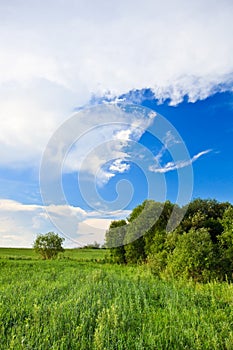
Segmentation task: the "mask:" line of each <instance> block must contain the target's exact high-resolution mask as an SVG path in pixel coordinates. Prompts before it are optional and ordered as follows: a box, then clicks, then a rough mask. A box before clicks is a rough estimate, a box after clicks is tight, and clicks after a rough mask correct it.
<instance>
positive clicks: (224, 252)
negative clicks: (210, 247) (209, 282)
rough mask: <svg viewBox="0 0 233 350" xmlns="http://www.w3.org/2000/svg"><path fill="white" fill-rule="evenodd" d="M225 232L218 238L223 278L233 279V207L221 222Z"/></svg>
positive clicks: (230, 207)
mask: <svg viewBox="0 0 233 350" xmlns="http://www.w3.org/2000/svg"><path fill="white" fill-rule="evenodd" d="M221 224H222V225H223V228H224V231H223V233H222V234H221V235H219V236H218V240H219V250H220V254H219V255H220V261H219V267H220V269H221V275H222V277H223V278H224V277H226V276H227V278H228V279H232V278H233V207H232V206H229V207H228V208H227V209H226V210H225V212H224V215H223V218H222V220H221Z"/></svg>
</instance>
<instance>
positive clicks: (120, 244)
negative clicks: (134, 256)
mask: <svg viewBox="0 0 233 350" xmlns="http://www.w3.org/2000/svg"><path fill="white" fill-rule="evenodd" d="M126 225H127V222H126V221H125V220H115V221H112V222H111V224H110V226H109V229H108V231H107V232H106V235H105V245H106V247H107V248H110V254H111V257H112V258H113V260H114V261H115V262H117V263H120V264H123V263H125V262H126V260H125V248H124V238H125V232H126Z"/></svg>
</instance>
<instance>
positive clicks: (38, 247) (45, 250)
mask: <svg viewBox="0 0 233 350" xmlns="http://www.w3.org/2000/svg"><path fill="white" fill-rule="evenodd" d="M64 240H65V239H64V238H62V237H59V236H58V235H57V234H56V233H54V232H48V233H46V234H44V235H42V234H39V235H38V236H37V238H36V240H35V242H34V244H33V248H34V249H35V252H36V253H38V254H40V255H41V256H42V258H43V259H45V260H47V259H54V258H56V257H57V256H58V253H62V252H64V248H63V247H62V242H63V241H64Z"/></svg>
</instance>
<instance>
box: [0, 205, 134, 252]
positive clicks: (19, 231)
mask: <svg viewBox="0 0 233 350" xmlns="http://www.w3.org/2000/svg"><path fill="white" fill-rule="evenodd" d="M128 214H129V211H125V210H122V211H120V212H115V213H109V216H108V217H107V218H102V217H101V213H98V212H91V211H90V212H87V211H85V210H83V209H81V208H79V207H73V206H70V205H51V206H47V207H45V206H42V205H31V204H22V203H20V202H17V201H14V200H8V199H1V200H0V220H1V227H0V246H1V247H8V246H11V247H13V246H15V247H31V246H32V244H33V241H34V239H35V237H36V234H37V233H39V232H40V233H46V232H48V231H55V232H58V233H59V234H64V236H65V238H66V241H65V246H67V247H73V246H79V245H83V244H86V243H93V242H94V241H98V242H100V243H104V236H105V231H106V229H107V228H108V226H109V224H110V222H111V221H112V220H114V219H119V218H122V217H126V216H127V215H128ZM51 220H52V221H53V222H54V223H56V225H55V224H53V223H52V222H51ZM63 227H65V230H64V231H63V232H62V230H59V228H63Z"/></svg>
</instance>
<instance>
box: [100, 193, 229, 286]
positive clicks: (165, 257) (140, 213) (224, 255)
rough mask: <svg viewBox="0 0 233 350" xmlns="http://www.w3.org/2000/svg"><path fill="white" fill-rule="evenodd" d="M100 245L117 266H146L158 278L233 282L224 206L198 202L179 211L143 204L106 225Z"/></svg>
mask: <svg viewBox="0 0 233 350" xmlns="http://www.w3.org/2000/svg"><path fill="white" fill-rule="evenodd" d="M172 213H173V214H172ZM171 214H172V215H171ZM181 217H183V219H182V221H181V222H180V218H181ZM105 241H106V247H107V248H109V249H110V254H111V259H112V260H113V261H114V262H116V263H120V264H138V263H147V264H148V265H149V266H150V268H151V270H152V271H153V273H154V274H156V275H159V276H170V277H184V278H192V279H194V280H196V281H209V280H211V279H218V280H233V206H232V205H231V204H230V203H228V202H223V203H221V202H218V201H216V200H214V199H199V198H198V199H195V200H193V201H192V202H191V203H190V204H188V205H187V206H184V207H179V206H178V205H177V204H173V203H171V202H170V201H166V202H165V203H160V202H155V201H153V200H145V201H144V202H143V203H142V204H140V205H138V206H137V207H136V208H135V209H133V210H132V212H131V214H130V215H129V217H128V218H127V219H125V220H118V221H112V222H111V224H110V227H109V229H108V230H107V232H106V235H105Z"/></svg>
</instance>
